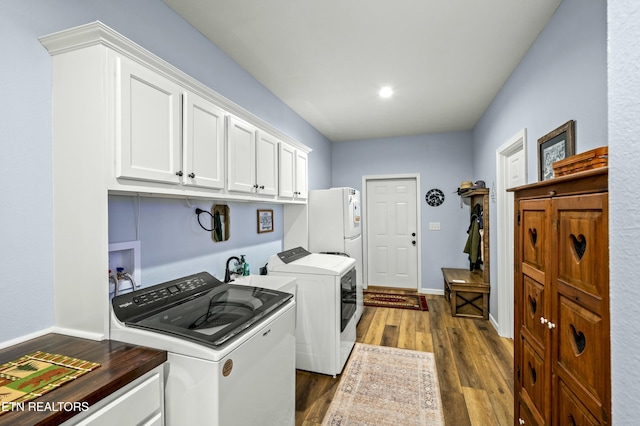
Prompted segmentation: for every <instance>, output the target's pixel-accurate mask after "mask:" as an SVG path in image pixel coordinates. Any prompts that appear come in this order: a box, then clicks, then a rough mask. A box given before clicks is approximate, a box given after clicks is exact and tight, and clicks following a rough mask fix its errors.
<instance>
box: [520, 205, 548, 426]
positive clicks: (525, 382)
mask: <svg viewBox="0 0 640 426" xmlns="http://www.w3.org/2000/svg"><path fill="white" fill-rule="evenodd" d="M517 209H518V210H517V211H518V213H519V220H518V222H517V228H516V236H517V241H518V245H517V249H516V250H517V251H516V259H517V262H518V264H517V265H516V271H517V274H516V280H515V289H514V296H515V298H516V299H515V300H516V301H517V303H516V312H515V318H516V324H515V331H516V340H515V360H514V361H515V364H516V378H515V379H516V389H520V391H519V392H518V391H516V394H518V393H519V394H520V403H521V404H523V405H526V407H527V408H528V411H529V416H530V418H532V419H536V423H538V424H543V423H544V420H543V419H547V418H549V415H550V410H551V406H550V399H549V397H550V395H549V389H550V386H551V380H550V374H551V369H550V366H549V362H548V359H549V356H550V343H549V330H548V325H547V324H548V322H549V320H550V318H551V300H550V296H549V294H548V293H549V287H550V280H551V261H550V257H551V242H552V241H551V237H550V233H551V219H550V218H551V214H550V212H551V201H550V200H548V199H542V200H525V201H521V202H520V203H519V205H518V206H517Z"/></svg>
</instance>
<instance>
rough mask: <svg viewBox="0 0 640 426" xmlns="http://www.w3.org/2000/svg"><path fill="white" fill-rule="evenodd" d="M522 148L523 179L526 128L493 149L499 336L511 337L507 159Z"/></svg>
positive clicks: (525, 160) (525, 155)
mask: <svg viewBox="0 0 640 426" xmlns="http://www.w3.org/2000/svg"><path fill="white" fill-rule="evenodd" d="M520 150H522V151H523V153H524V161H523V162H522V164H523V168H524V170H522V173H523V175H524V177H525V180H526V179H527V129H526V128H525V129H522V130H520V131H519V132H518V133H516V134H515V135H514V136H513V137H511V138H510V139H509V140H508V141H507V142H505V143H504V144H503V145H502V146H501V147H499V148H498V149H496V175H497V182H496V195H497V208H496V209H497V213H498V215H497V216H498V217H497V220H496V223H497V225H498V227H497V228H498V234H497V235H498V238H497V241H498V259H499V260H498V319H499V324H498V334H499V335H500V336H502V337H508V338H513V311H514V305H513V303H514V302H513V276H514V275H513V274H514V272H513V267H514V264H513V263H514V258H513V249H512V247H513V241H510V238H509V232H508V230H509V227H510V228H511V229H513V226H514V223H513V215H510V214H509V205H508V204H507V192H506V190H507V188H506V182H507V176H506V170H507V159H508V158H509V157H510V156H511V155H513V154H515V153H516V152H518V151H520Z"/></svg>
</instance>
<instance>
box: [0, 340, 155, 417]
mask: <svg viewBox="0 0 640 426" xmlns="http://www.w3.org/2000/svg"><path fill="white" fill-rule="evenodd" d="M36 351H43V352H49V353H54V354H60V355H66V356H69V357H73V358H79V359H83V360H86V361H91V362H97V363H100V364H101V366H100V367H98V368H97V369H95V370H93V371H91V372H89V373H87V374H85V375H83V376H81V377H78V378H77V379H75V380H73V381H71V382H68V383H66V384H64V385H63V386H60V387H59V388H58V389H56V390H52V391H51V392H49V393H46V394H44V395H42V396H41V397H39V398H37V399H35V400H33V401H38V402H43V403H47V402H49V403H59V402H87V403H88V404H89V406H93V405H94V404H95V403H96V402H98V401H100V400H101V399H103V398H105V397H107V396H109V395H110V394H112V393H113V392H115V391H117V390H118V389H120V388H121V387H123V386H125V385H127V384H128V383H131V382H132V381H134V380H135V379H137V378H138V377H140V376H142V375H144V374H145V373H147V372H149V371H151V370H153V369H154V368H155V367H157V366H159V365H161V364H162V363H164V362H165V361H166V360H167V352H166V351H161V350H156V349H151V348H147V347H142V346H135V345H131V344H128V343H122V342H117V341H115V340H103V341H100V342H98V341H95V340H88V339H81V338H77V337H71V336H66V335H63V334H55V333H51V334H47V335H44V336H42V337H37V338H35V339H32V340H28V341H26V342H23V343H19V344H17V345H15V346H11V347H8V348H5V349H0V365H1V364H4V363H7V362H10V361H13V360H15V359H18V358H20V357H22V356H23V355H26V354H29V353H32V352H36ZM79 413H80V412H77V411H76V412H74V411H70V412H65V411H35V410H34V411H22V412H18V411H12V412H8V413H5V414H3V415H1V416H0V425H12V426H17V425H25V426H27V425H28V426H31V425H57V424H60V423H62V422H64V421H65V420H68V419H70V418H71V417H73V416H74V415H76V414H79Z"/></svg>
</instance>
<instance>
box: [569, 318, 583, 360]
mask: <svg viewBox="0 0 640 426" xmlns="http://www.w3.org/2000/svg"><path fill="white" fill-rule="evenodd" d="M569 327H570V328H571V334H572V335H573V343H574V344H575V345H574V347H573V350H574V351H575V353H576V356H577V355H580V354H581V353H582V352H584V349H585V348H586V346H587V338H586V336H585V335H584V333H583V332H582V331H578V330H576V327H575V326H574V325H573V324H571V325H570V326H569Z"/></svg>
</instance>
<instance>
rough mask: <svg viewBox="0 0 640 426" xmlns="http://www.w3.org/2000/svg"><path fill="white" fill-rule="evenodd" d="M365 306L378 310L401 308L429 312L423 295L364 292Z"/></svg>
mask: <svg viewBox="0 0 640 426" xmlns="http://www.w3.org/2000/svg"><path fill="white" fill-rule="evenodd" d="M364 305H365V306H376V307H378V308H400V309H414V310H418V311H428V310H429V308H428V307H427V299H426V298H425V297H424V296H422V295H414V294H399V293H384V292H379V291H369V290H365V291H364Z"/></svg>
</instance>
